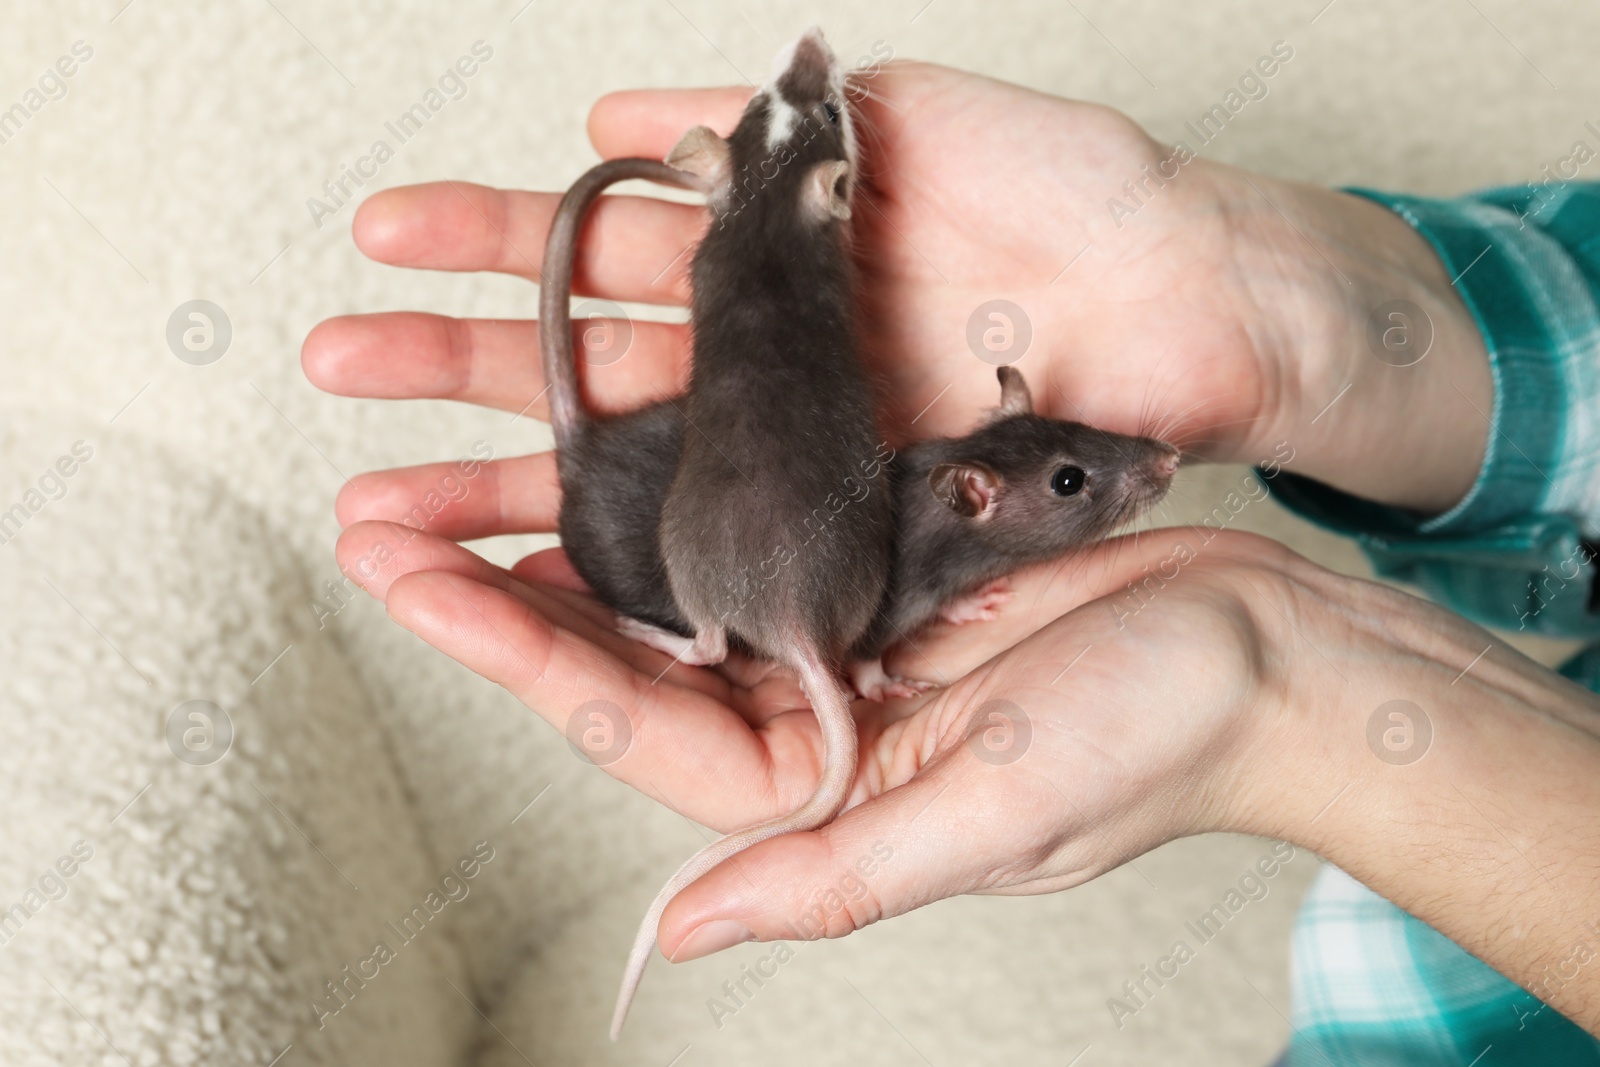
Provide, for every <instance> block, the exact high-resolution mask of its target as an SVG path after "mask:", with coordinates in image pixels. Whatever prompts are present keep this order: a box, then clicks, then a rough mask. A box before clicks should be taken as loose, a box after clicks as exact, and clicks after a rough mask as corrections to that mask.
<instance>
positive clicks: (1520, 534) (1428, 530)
mask: <svg viewBox="0 0 1600 1067" xmlns="http://www.w3.org/2000/svg"><path fill="white" fill-rule="evenodd" d="M1349 192H1351V193H1354V194H1355V195H1358V196H1363V197H1366V198H1368V199H1370V200H1373V201H1375V202H1377V203H1379V204H1381V205H1383V206H1385V207H1387V208H1389V209H1390V210H1392V211H1394V212H1395V213H1396V214H1398V215H1399V216H1400V217H1401V218H1402V219H1404V220H1405V221H1406V222H1407V223H1408V224H1409V225H1411V226H1412V228H1413V229H1415V230H1416V231H1417V232H1418V233H1419V234H1420V235H1421V236H1422V237H1423V238H1424V239H1425V240H1427V241H1428V243H1429V244H1430V245H1431V246H1432V247H1433V249H1434V251H1435V252H1436V253H1437V254H1438V256H1439V258H1440V261H1441V262H1442V263H1443V264H1444V267H1445V270H1446V271H1448V272H1449V274H1450V276H1451V278H1452V279H1453V281H1454V284H1455V287H1456V289H1457V291H1458V292H1459V293H1460V295H1461V298H1462V301H1463V302H1464V303H1465V305H1466V307H1467V309H1468V311H1469V312H1470V313H1471V314H1472V316H1473V320H1474V321H1475V322H1476V324H1477V326H1478V329H1479V331H1480V332H1481V334H1482V336H1483V339H1484V347H1485V349H1486V350H1487V352H1488V356H1489V367H1490V372H1491V375H1492V378H1493V382H1494V402H1493V406H1492V409H1491V410H1489V411H1480V412H1479V413H1478V414H1479V416H1480V417H1482V418H1483V419H1484V420H1485V421H1486V422H1487V423H1488V437H1487V445H1486V448H1485V454H1484V461H1483V466H1482V468H1481V469H1480V470H1479V473H1478V477H1477V478H1476V480H1475V481H1474V482H1473V485H1472V487H1471V489H1470V490H1469V491H1468V492H1467V494H1466V496H1465V497H1463V498H1462V500H1461V501H1460V502H1459V503H1458V504H1456V505H1455V506H1454V507H1452V508H1451V509H1450V510H1448V511H1446V512H1444V513H1443V514H1441V515H1436V516H1425V515H1421V514H1418V513H1416V512H1412V511H1408V510H1406V509H1404V508H1397V507H1390V506H1386V505H1382V504H1376V503H1374V502H1372V501H1369V500H1363V499H1361V498H1359V497H1355V496H1351V495H1350V494H1348V493H1343V492H1340V491H1338V490H1336V489H1332V488H1330V487H1328V486H1325V485H1322V484H1320V483H1318V482H1315V481H1312V480H1311V479H1309V478H1304V477H1300V476H1297V475H1293V474H1289V473H1288V472H1280V473H1278V474H1277V476H1276V477H1272V478H1268V476H1267V474H1266V472H1265V471H1263V472H1261V473H1262V477H1263V479H1264V480H1267V482H1268V484H1269V485H1270V486H1271V487H1272V492H1273V494H1274V495H1275V496H1276V497H1277V498H1278V499H1279V501H1280V502H1282V503H1283V504H1285V505H1286V506H1288V507H1289V508H1290V509H1291V510H1293V511H1296V512H1298V513H1299V514H1300V515H1302V516H1304V517H1305V518H1307V519H1309V520H1311V521H1313V522H1315V523H1317V524H1319V525H1321V526H1324V527H1326V528H1328V529H1331V530H1334V531H1336V532H1338V533H1342V534H1345V535H1347V536H1350V537H1353V538H1355V539H1356V540H1357V541H1358V542H1359V543H1360V544H1361V545H1362V547H1363V548H1364V549H1365V550H1366V552H1367V554H1368V556H1369V557H1370V558H1371V559H1372V561H1373V564H1374V566H1375V567H1376V569H1377V570H1378V572H1379V573H1380V574H1382V575H1384V576H1385V577H1391V578H1396V579H1399V580H1404V581H1411V582H1415V583H1417V584H1419V585H1422V586H1423V587H1424V588H1425V589H1426V590H1427V591H1428V592H1429V593H1430V594H1431V595H1433V596H1435V597H1436V598H1437V599H1440V600H1442V601H1444V602H1446V603H1449V604H1451V605H1452V606H1454V607H1456V608H1457V609H1458V610H1460V611H1462V612H1463V613H1464V614H1468V615H1470V616H1473V617H1475V618H1477V619H1478V620H1479V621H1482V622H1487V623H1489V624H1491V625H1501V626H1506V625H1511V626H1516V627H1518V628H1522V629H1526V628H1529V627H1530V625H1531V627H1532V628H1533V629H1535V630H1538V631H1540V632H1546V633H1568V634H1571V633H1580V634H1587V633H1596V632H1600V616H1597V615H1596V614H1595V613H1594V612H1591V611H1590V610H1589V607H1590V603H1589V602H1590V600H1591V596H1590V593H1591V591H1592V588H1593V579H1594V566H1593V553H1592V552H1591V551H1589V548H1588V547H1587V546H1586V542H1585V537H1586V535H1588V536H1589V537H1590V539H1591V543H1592V540H1593V535H1594V534H1596V533H1597V532H1600V307H1597V301H1596V294H1597V293H1600V185H1597V184H1593V183H1569V184H1568V185H1567V186H1565V187H1563V189H1561V190H1559V191H1558V192H1557V193H1555V194H1551V195H1548V196H1541V195H1540V193H1539V192H1538V191H1536V190H1535V188H1534V187H1530V186H1519V187H1516V188H1514V189H1502V190H1489V191H1487V192H1484V193H1480V194H1477V195H1475V196H1473V197H1464V198H1461V199H1457V200H1431V199H1425V198H1421V197H1412V196H1401V195H1395V194H1390V193H1380V192H1375V191H1372V190H1366V189H1352V190H1349ZM1423 358H1426V356H1424V357H1423ZM1540 586H1542V587H1543V591H1542V592H1540V591H1539V587H1540ZM1558 593H1559V594H1562V595H1559V596H1558V595H1556V594H1558Z"/></svg>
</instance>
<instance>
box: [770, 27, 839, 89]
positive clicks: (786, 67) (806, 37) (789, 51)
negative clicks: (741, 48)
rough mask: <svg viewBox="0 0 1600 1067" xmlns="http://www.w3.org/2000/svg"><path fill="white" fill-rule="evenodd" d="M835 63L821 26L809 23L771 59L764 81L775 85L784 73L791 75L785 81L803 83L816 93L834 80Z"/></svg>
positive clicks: (836, 71)
mask: <svg viewBox="0 0 1600 1067" xmlns="http://www.w3.org/2000/svg"><path fill="white" fill-rule="evenodd" d="M838 66H839V62H838V60H837V59H835V58H834V55H833V49H831V48H829V47H828V42H827V41H826V40H824V39H823V37H822V29H821V28H820V27H818V26H812V27H811V28H810V29H808V30H806V32H804V33H802V34H801V35H800V36H799V37H796V38H795V39H794V40H793V41H791V42H790V43H789V45H788V46H787V47H785V48H784V49H783V51H781V52H779V53H778V55H777V56H776V57H775V58H774V59H773V62H772V76H771V78H770V79H769V81H768V84H770V85H777V84H778V83H779V82H781V81H784V80H785V76H786V75H792V77H790V78H789V79H788V80H789V81H791V82H795V83H800V84H804V85H805V86H806V87H807V88H809V89H811V90H812V91H813V92H816V93H817V95H820V92H818V90H819V89H821V88H825V87H827V86H830V85H832V84H833V83H834V82H835V81H837V80H838Z"/></svg>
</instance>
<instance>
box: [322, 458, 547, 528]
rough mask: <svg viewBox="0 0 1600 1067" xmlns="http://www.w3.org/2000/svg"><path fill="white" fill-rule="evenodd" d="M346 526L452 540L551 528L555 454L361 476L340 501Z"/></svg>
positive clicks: (431, 465) (347, 487)
mask: <svg viewBox="0 0 1600 1067" xmlns="http://www.w3.org/2000/svg"><path fill="white" fill-rule="evenodd" d="M333 509H334V514H335V515H337V516H338V519H339V525H340V526H349V525H350V524H351V523H353V522H361V521H363V520H374V519H375V520H381V521H385V522H398V523H404V524H406V525H408V526H412V527H415V528H416V529H418V530H427V531H428V532H429V533H432V534H436V535H438V536H439V537H445V538H449V539H450V540H452V541H473V540H476V539H478V538H480V537H496V536H498V535H500V534H508V533H552V532H554V531H555V529H556V521H557V519H558V517H559V516H560V514H561V482H560V479H559V478H558V477H557V475H556V462H555V453H554V452H538V453H535V454H533V455H531V456H516V457H513V458H511V459H496V460H490V461H488V462H480V461H478V460H461V461H458V462H452V463H425V464H423V465H422V466H420V467H401V468H398V469H396V470H387V471H372V472H369V473H367V474H358V475H356V476H355V477H354V478H351V479H350V480H349V481H348V482H346V483H345V484H344V487H343V488H342V489H340V490H339V495H338V497H337V498H335V500H334V505H333Z"/></svg>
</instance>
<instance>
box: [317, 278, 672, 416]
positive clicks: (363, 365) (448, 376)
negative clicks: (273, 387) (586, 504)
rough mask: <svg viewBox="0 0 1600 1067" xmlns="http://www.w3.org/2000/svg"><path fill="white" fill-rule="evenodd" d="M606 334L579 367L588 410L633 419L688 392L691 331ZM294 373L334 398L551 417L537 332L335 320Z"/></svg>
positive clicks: (412, 316)
mask: <svg viewBox="0 0 1600 1067" xmlns="http://www.w3.org/2000/svg"><path fill="white" fill-rule="evenodd" d="M579 314H580V315H581V314H582V308H581V305H580V308H579ZM602 326H603V328H604V329H605V331H606V335H605V336H606V338H607V339H608V340H610V342H611V343H610V344H609V345H608V346H607V347H606V348H605V350H604V352H603V353H601V352H598V351H595V352H594V354H593V355H590V356H589V358H587V359H585V360H584V364H583V367H582V371H581V376H582V378H583V385H584V393H585V397H586V399H587V402H588V406H589V408H590V410H592V411H595V412H598V413H601V414H612V413H620V412H624V411H632V410H634V409H636V408H639V407H643V406H644V405H645V404H648V403H651V402H653V401H656V400H661V399H664V398H666V397H669V396H676V395H678V394H679V393H681V392H682V391H683V390H684V389H685V388H686V387H687V385H688V380H689V334H688V328H687V327H685V326H682V325H678V324H674V323H665V322H649V321H644V320H632V319H620V320H613V319H607V320H606V321H605V322H604V323H603V324H597V327H602ZM578 352H579V355H580V357H581V356H582V355H583V349H582V348H581V347H580V348H579V349H578ZM300 363H301V366H302V367H304V368H305V372H306V377H307V378H309V379H311V384H313V385H315V386H316V387H317V388H319V389H322V390H323V391H325V392H329V393H333V394H335V395H338V396H363V397H380V398H383V399H412V398H420V397H428V398H433V399H439V400H461V401H465V402H467V403H471V404H482V405H485V406H487V407H492V408H499V409H500V410H501V411H515V412H519V413H524V414H528V415H532V416H533V417H535V418H546V417H547V416H548V414H549V408H548V406H547V405H546V404H545V401H544V386H545V381H544V372H543V369H542V368H541V366H540V363H539V326H538V324H537V323H535V322H530V321H522V320H514V319H453V318H449V317H447V316H444V315H428V314H424V313H422V312H416V311H391V312H380V313H378V314H373V315H341V316H339V317H338V318H332V319H328V320H326V321H325V322H320V323H318V324H317V325H316V326H315V327H313V328H312V330H311V332H310V333H309V334H307V335H306V340H305V344H304V345H303V346H302V347H301V349H300Z"/></svg>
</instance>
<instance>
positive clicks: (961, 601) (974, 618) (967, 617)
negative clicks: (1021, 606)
mask: <svg viewBox="0 0 1600 1067" xmlns="http://www.w3.org/2000/svg"><path fill="white" fill-rule="evenodd" d="M1010 601H1011V579H1009V578H996V579H995V580H994V581H992V582H990V583H989V584H988V585H985V586H983V587H982V588H980V589H978V590H976V591H975V592H971V593H968V594H967V595H966V596H962V597H957V598H956V599H954V600H952V601H950V602H949V603H948V604H946V605H945V606H944V607H942V608H940V609H939V618H941V619H943V620H944V621H945V622H948V623H950V624H952V625H954V626H960V625H961V624H963V623H968V622H992V621H993V620H995V619H998V618H999V617H1000V609H1001V608H1002V607H1004V606H1005V605H1006V604H1008V603H1010Z"/></svg>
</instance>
